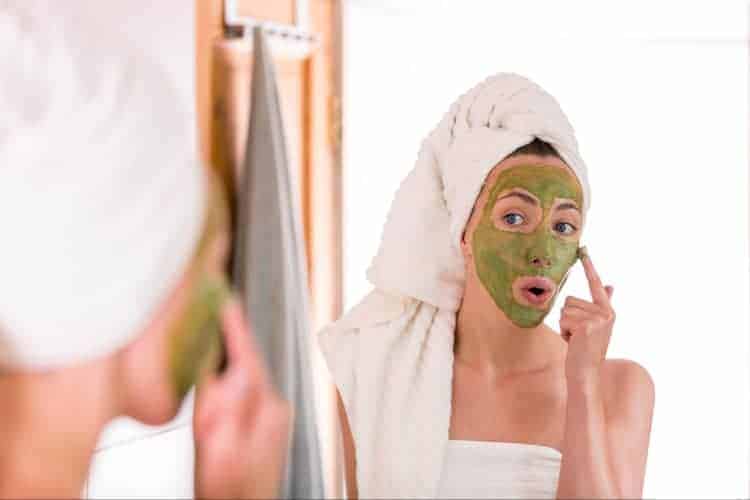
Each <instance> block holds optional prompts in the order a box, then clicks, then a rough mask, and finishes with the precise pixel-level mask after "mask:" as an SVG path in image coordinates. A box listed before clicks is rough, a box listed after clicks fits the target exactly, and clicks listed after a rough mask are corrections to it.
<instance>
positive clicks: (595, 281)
mask: <svg viewBox="0 0 750 500" xmlns="http://www.w3.org/2000/svg"><path fill="white" fill-rule="evenodd" d="M581 263H582V264H583V269H584V271H585V272H586V278H587V279H588V282H589V288H590V290H591V297H592V299H593V302H589V301H586V300H583V299H579V298H576V297H568V298H566V299H565V306H564V307H563V309H562V312H561V314H560V333H561V335H562V338H563V339H564V340H565V341H566V342H568V354H567V358H566V360H565V375H566V377H567V378H568V380H570V381H574V382H581V381H587V380H590V379H591V378H592V377H597V376H598V374H599V367H600V366H601V363H602V361H603V360H604V358H605V356H606V355H607V347H608V346H609V339H610V337H611V336H612V327H613V325H614V322H615V311H614V309H612V305H611V304H610V298H611V297H612V292H613V288H612V287H611V286H604V285H603V284H602V281H601V279H599V275H598V274H597V272H596V270H595V269H594V265H593V263H592V262H591V258H590V257H589V256H588V254H587V253H586V252H585V249H584V250H583V251H582V252H581Z"/></svg>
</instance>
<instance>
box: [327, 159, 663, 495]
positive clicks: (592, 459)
mask: <svg viewBox="0 0 750 500" xmlns="http://www.w3.org/2000/svg"><path fill="white" fill-rule="evenodd" d="M524 165H525V166H526V168H528V169H529V170H530V169H533V168H538V167H539V166H540V165H544V166H548V167H550V168H557V169H558V170H559V171H560V172H561V173H562V175H567V176H569V177H570V178H571V179H573V180H574V179H575V176H574V175H573V173H572V172H571V171H570V170H569V169H568V167H567V166H566V165H565V163H564V162H562V161H561V160H559V159H557V158H555V157H546V156H545V157H540V156H535V155H520V156H516V157H511V158H506V159H504V160H503V161H501V162H500V163H499V164H498V165H497V166H496V167H495V168H494V169H493V170H492V172H491V173H490V175H489V176H488V177H487V179H486V182H485V186H484V187H483V189H482V191H481V193H480V195H479V197H478V198H477V201H476V204H475V208H474V211H473V213H472V215H471V217H470V219H469V221H468V223H467V225H466V228H465V233H464V238H463V241H462V245H461V250H462V252H463V256H464V260H465V263H466V286H465V290H464V297H463V301H462V304H461V307H460V309H459V311H458V313H457V318H456V321H457V326H456V343H455V347H454V366H453V387H452V412H451V421H450V427H449V436H450V439H460V440H472V441H501V442H518V443H529V444H536V445H541V446H547V447H550V448H553V449H556V450H557V451H559V452H561V453H562V461H561V465H560V475H559V480H558V485H557V498H639V497H640V496H641V494H642V488H643V478H644V474H645V465H646V457H647V451H648V442H649V436H650V431H651V419H652V414H653V406H654V385H653V381H652V380H651V377H650V376H649V374H648V372H647V371H646V370H645V369H644V368H643V367H642V366H640V365H638V364H637V363H635V362H633V361H630V360H624V359H607V358H606V352H607V347H608V345H609V339H610V337H611V334H612V328H613V326H614V318H615V314H614V309H613V308H612V304H611V295H612V293H613V289H612V287H608V286H604V285H603V284H602V281H601V279H600V278H599V276H598V274H597V273H596V271H595V269H594V266H593V263H592V261H591V257H590V256H584V257H583V258H582V259H581V262H582V264H583V267H584V271H585V273H586V276H587V279H588V281H589V288H590V292H591V296H592V300H584V299H581V298H576V297H567V298H566V299H565V307H564V308H563V310H562V314H561V321H560V332H559V333H558V332H556V331H555V330H553V329H551V328H549V327H548V326H547V325H545V324H544V323H543V322H542V323H539V324H537V325H536V326H531V327H524V326H519V325H518V324H517V323H518V321H513V320H512V319H511V318H510V317H509V314H506V312H505V311H504V310H503V308H502V307H499V305H498V302H501V303H502V301H498V300H497V299H496V297H494V296H493V295H497V293H494V292H491V291H490V290H488V288H490V289H491V287H487V286H485V284H484V282H483V280H482V279H481V277H480V276H479V271H478V269H481V268H482V266H481V265H479V266H478V265H477V260H479V259H481V258H482V250H483V248H479V252H477V251H476V250H475V248H478V247H477V246H476V244H475V242H474V238H475V236H476V235H477V233H476V230H477V227H479V226H480V225H481V223H482V219H483V217H484V216H485V215H486V213H487V210H492V209H493V208H494V205H496V204H497V197H494V198H493V197H492V196H491V195H492V191H493V187H495V186H496V185H497V183H498V178H499V177H500V176H501V175H502V174H503V172H504V171H506V170H510V169H512V168H514V167H519V166H524ZM530 171H531V170H530ZM490 200H492V201H490ZM570 201H574V202H577V203H578V202H579V201H580V200H578V199H576V197H575V196H573V197H572V198H571V199H570ZM493 203H494V205H493ZM513 203H514V205H512V206H510V207H504V208H505V209H507V210H517V211H520V210H527V211H528V210H529V207H528V206H525V205H522V204H521V202H520V201H515V200H514V202H513ZM488 205H489V207H488ZM543 205H544V202H542V203H541V204H540V207H539V209H540V212H541V213H542V214H546V215H545V216H540V217H538V218H537V219H535V221H536V222H534V223H532V224H531V225H530V227H528V228H526V230H528V231H529V232H528V233H526V234H530V235H533V234H534V233H535V232H537V231H543V230H544V231H549V230H551V227H552V226H551V224H550V219H549V212H544V209H543ZM579 206H580V204H579ZM490 207H492V208H490ZM568 215H569V216H571V217H572V214H568ZM578 217H579V218H581V219H582V217H581V215H580V213H579V214H578ZM579 220H580V219H579ZM581 222H582V220H581ZM581 227H582V223H581V224H579V225H578V228H579V231H578V232H577V233H576V234H573V235H568V236H566V238H572V239H573V240H574V241H575V245H576V248H577V244H578V240H579V238H580V228H581ZM480 239H481V236H480ZM480 246H481V245H480ZM583 254H584V255H586V252H583ZM515 255H523V252H521V251H518V252H517V253H516V254H515ZM519 258H520V257H519ZM574 263H575V259H574ZM545 265H546V264H545ZM553 265H554V263H552V262H550V263H549V266H550V267H552V266H553ZM485 280H486V278H485ZM487 281H489V280H487ZM509 281H510V279H506V280H505V284H507V283H508V282H509ZM561 282H562V281H561ZM500 288H502V287H500ZM502 293H507V292H502ZM545 306H546V305H545ZM547 310H548V308H547ZM339 416H340V419H341V422H342V434H343V444H344V455H345V461H346V468H345V471H346V476H347V478H346V479H347V493H348V496H349V498H357V484H356V474H355V471H356V455H355V448H354V439H353V436H352V433H351V429H350V427H349V422H348V418H347V416H346V413H345V411H344V409H343V405H342V404H341V401H340V396H339Z"/></svg>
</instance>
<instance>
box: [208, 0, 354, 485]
mask: <svg viewBox="0 0 750 500" xmlns="http://www.w3.org/2000/svg"><path fill="white" fill-rule="evenodd" d="M196 2H197V6H198V8H197V9H196V43H197V45H198V46H197V57H198V61H197V73H198V74H197V78H198V82H197V94H198V96H197V101H198V114H199V127H200V138H201V152H202V154H203V158H204V160H205V161H207V162H208V163H210V164H211V165H212V166H213V167H214V168H215V169H217V170H218V171H219V172H220V174H222V177H223V178H224V180H225V182H226V183H227V184H228V187H229V188H230V189H229V192H230V193H233V192H234V186H235V180H234V179H235V172H236V171H237V169H238V168H239V165H240V164H241V163H240V162H241V161H242V158H243V156H244V145H245V141H246V134H247V119H248V111H249V106H250V77H251V70H252V53H251V52H250V51H249V50H248V49H244V50H243V49H242V48H241V42H234V41H232V42H229V41H225V40H222V15H223V13H222V8H221V5H222V4H223V2H222V0H196ZM340 4H341V0H310V1H309V5H308V7H309V8H308V9H307V10H308V12H309V15H310V19H309V20H310V26H309V28H310V31H312V32H313V34H314V35H315V36H316V38H317V40H318V44H317V46H316V48H315V50H314V52H313V53H312V54H311V55H310V57H309V58H308V59H306V60H303V61H300V60H296V61H295V60H281V59H279V57H278V56H277V57H276V71H277V76H278V86H279V94H280V95H279V97H280V102H281V105H282V111H283V113H284V123H285V129H286V134H287V146H288V150H289V158H290V166H291V170H292V174H293V175H292V176H293V178H294V179H295V184H296V185H297V186H298V189H299V196H300V200H301V208H302V222H303V231H304V236H305V243H306V250H307V260H308V269H309V280H310V291H311V299H312V300H311V306H312V307H311V314H312V318H311V320H312V325H313V332H315V331H318V330H319V328H320V327H321V326H322V325H324V324H326V323H328V322H330V321H332V320H334V319H336V318H337V317H338V316H339V314H340V313H341V307H342V259H341V254H342V252H341V240H342V239H341V227H342V225H341V74H340V67H341V45H340V34H341V25H340V22H341V11H340V9H341V6H340ZM238 5H239V7H240V10H239V14H240V15H250V16H253V17H256V18H258V19H267V20H273V21H276V22H281V23H293V21H294V10H295V6H294V0H275V1H266V0H238ZM313 332H311V336H310V347H311V350H312V352H313V353H315V356H314V359H313V363H314V366H315V370H316V372H317V374H321V373H325V372H326V368H325V363H324V362H323V361H322V358H321V357H320V356H319V351H318V350H317V348H316V347H314V344H315V342H314V338H313V335H312V333H313ZM326 378H327V377H325V376H319V375H317V376H316V379H317V380H318V381H319V382H322V381H324V380H326ZM317 388H318V392H319V394H318V398H316V404H317V405H318V415H319V416H321V418H320V419H319V420H318V423H319V424H320V426H321V436H322V438H323V442H322V443H321V444H322V452H323V470H324V473H325V476H326V477H325V480H326V484H327V486H328V489H327V491H326V496H327V497H335V498H338V497H341V496H342V490H341V488H340V486H341V481H340V478H341V466H340V463H341V461H340V458H339V457H340V444H339V441H338V430H337V429H338V427H337V424H336V422H337V421H336V419H337V417H336V415H337V413H336V411H335V398H334V397H333V395H334V389H333V387H332V386H330V385H327V384H322V383H321V384H318V387H317Z"/></svg>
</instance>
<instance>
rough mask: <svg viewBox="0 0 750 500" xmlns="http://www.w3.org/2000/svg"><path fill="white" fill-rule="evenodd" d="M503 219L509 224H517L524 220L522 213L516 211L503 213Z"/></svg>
mask: <svg viewBox="0 0 750 500" xmlns="http://www.w3.org/2000/svg"><path fill="white" fill-rule="evenodd" d="M503 220H504V221H505V223H506V224H508V225H509V226H519V225H521V224H523V223H524V222H525V219H524V218H523V215H521V214H516V213H513V214H508V215H505V216H504V217H503Z"/></svg>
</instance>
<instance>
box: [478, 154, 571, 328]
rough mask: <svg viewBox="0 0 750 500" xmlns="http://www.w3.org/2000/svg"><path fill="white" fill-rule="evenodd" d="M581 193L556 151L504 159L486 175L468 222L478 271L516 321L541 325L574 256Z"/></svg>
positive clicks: (525, 325)
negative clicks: (549, 153) (540, 155)
mask: <svg viewBox="0 0 750 500" xmlns="http://www.w3.org/2000/svg"><path fill="white" fill-rule="evenodd" d="M582 204H583V197H582V191H581V188H580V185H579V184H578V181H577V179H576V177H575V176H574V175H573V174H572V172H571V171H570V170H569V169H568V168H567V167H566V166H565V164H564V163H563V162H562V161H561V160H559V159H557V158H554V157H539V156H534V155H523V156H518V157H513V158H509V159H506V160H504V161H503V162H501V163H500V164H498V166H496V167H495V169H494V170H493V172H492V173H491V174H490V176H488V178H487V181H486V182H485V186H484V188H483V191H482V194H481V195H480V198H479V199H478V200H477V205H476V206H475V208H474V214H473V215H472V217H471V221H470V225H469V227H467V233H471V234H467V235H466V236H468V238H469V239H470V243H469V244H470V247H471V255H472V260H473V262H474V266H475V270H476V275H477V277H478V278H479V281H480V282H481V284H482V286H483V287H484V288H485V289H486V290H487V292H489V294H490V296H491V297H492V299H493V300H494V302H495V304H496V305H497V307H499V308H500V309H502V310H503V312H504V313H505V315H506V316H507V317H508V318H509V319H510V320H511V321H512V322H513V323H514V324H515V325H517V326H519V327H522V328H530V327H534V326H537V325H539V324H540V323H541V322H542V321H543V320H544V317H545V316H546V315H547V313H548V312H549V310H550V309H551V307H552V304H553V302H554V298H555V297H556V296H557V293H558V292H559V290H560V288H561V287H562V285H563V284H564V282H565V278H566V277H567V273H568V270H569V269H570V267H571V266H572V265H573V264H574V263H575V261H576V259H577V257H578V242H579V239H580V236H581V227H582V223H583V220H582V216H581V211H580V207H581V206H582Z"/></svg>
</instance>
